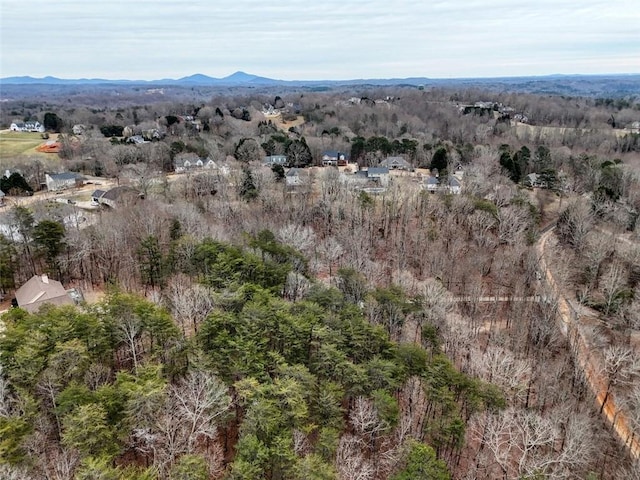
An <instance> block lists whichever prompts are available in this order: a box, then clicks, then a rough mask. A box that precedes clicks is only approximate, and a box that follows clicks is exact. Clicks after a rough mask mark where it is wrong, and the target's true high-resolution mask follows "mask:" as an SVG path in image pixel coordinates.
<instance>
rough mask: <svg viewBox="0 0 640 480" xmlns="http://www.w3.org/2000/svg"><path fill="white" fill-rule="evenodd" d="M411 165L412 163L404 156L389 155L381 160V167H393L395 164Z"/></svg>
mask: <svg viewBox="0 0 640 480" xmlns="http://www.w3.org/2000/svg"><path fill="white" fill-rule="evenodd" d="M396 165H397V166H402V167H405V168H407V167H411V164H410V163H409V162H407V161H406V160H405V159H404V158H402V157H387V158H385V159H384V160H382V161H381V162H380V166H381V167H393V166H396Z"/></svg>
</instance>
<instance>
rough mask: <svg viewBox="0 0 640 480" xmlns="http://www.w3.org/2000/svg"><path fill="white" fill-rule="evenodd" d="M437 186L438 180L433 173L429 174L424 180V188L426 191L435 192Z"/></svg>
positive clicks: (438, 185) (438, 184)
mask: <svg viewBox="0 0 640 480" xmlns="http://www.w3.org/2000/svg"><path fill="white" fill-rule="evenodd" d="M439 187H440V180H438V177H434V176H433V175H429V176H428V177H427V179H426V180H425V182H424V188H426V189H427V191H428V192H431V193H435V192H436V191H437V190H438V188H439Z"/></svg>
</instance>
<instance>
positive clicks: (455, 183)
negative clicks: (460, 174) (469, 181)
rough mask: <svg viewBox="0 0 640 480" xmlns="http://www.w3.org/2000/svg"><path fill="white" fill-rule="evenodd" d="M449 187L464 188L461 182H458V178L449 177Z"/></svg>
mask: <svg viewBox="0 0 640 480" xmlns="http://www.w3.org/2000/svg"><path fill="white" fill-rule="evenodd" d="M449 186H450V187H460V186H462V184H461V183H460V180H458V179H457V178H456V177H453V176H451V177H449Z"/></svg>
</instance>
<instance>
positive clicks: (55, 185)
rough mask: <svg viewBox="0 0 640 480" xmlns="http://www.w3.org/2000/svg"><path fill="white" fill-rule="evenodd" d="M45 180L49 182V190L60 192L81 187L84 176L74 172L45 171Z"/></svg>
mask: <svg viewBox="0 0 640 480" xmlns="http://www.w3.org/2000/svg"><path fill="white" fill-rule="evenodd" d="M44 181H45V183H46V184H47V190H49V191H50V192H58V191H60V190H67V189H69V188H74V187H81V186H82V184H83V182H84V177H83V176H82V175H79V174H77V173H74V172H63V173H45V175H44Z"/></svg>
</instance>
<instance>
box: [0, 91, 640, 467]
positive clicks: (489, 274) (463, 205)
mask: <svg viewBox="0 0 640 480" xmlns="http://www.w3.org/2000/svg"><path fill="white" fill-rule="evenodd" d="M156 90H157V89H154V91H153V92H150V93H147V92H145V91H144V89H143V90H141V91H140V92H137V93H136V94H131V95H130V96H118V97H117V98H114V97H113V96H110V95H108V94H105V93H102V92H94V93H91V92H89V93H87V92H82V93H81V94H78V95H71V94H69V93H68V92H66V91H65V92H63V93H62V94H61V95H60V96H55V95H52V96H51V97H49V98H48V99H46V100H44V99H42V98H37V99H32V100H29V99H26V100H25V99H20V100H9V101H7V102H3V103H2V106H1V110H0V123H1V124H2V125H3V128H6V129H9V127H10V125H11V124H12V123H16V122H19V121H28V120H31V119H37V120H39V121H40V122H42V123H43V124H44V125H45V127H46V128H47V130H48V131H47V133H45V134H42V136H43V137H44V136H46V137H47V138H46V139H45V138H43V139H42V142H50V141H54V142H56V143H57V144H58V145H59V151H58V152H57V153H47V154H37V153H35V151H31V150H29V151H23V152H17V151H15V150H13V149H12V148H9V146H8V145H9V143H7V142H11V141H14V140H13V139H14V138H17V137H16V136H18V135H31V136H33V137H34V138H39V135H40V134H36V133H22V132H5V131H3V132H2V133H0V141H1V142H5V143H0V157H1V161H2V167H3V170H5V169H6V170H7V175H5V177H3V178H2V179H1V182H0V186H1V187H2V190H3V191H4V190H5V188H6V190H7V191H6V192H5V193H6V196H5V197H3V206H2V207H0V208H1V210H0V218H1V219H2V220H1V221H0V289H1V291H2V293H3V297H4V300H5V301H4V303H3V305H4V307H3V308H5V309H6V312H5V313H3V315H2V317H1V325H2V328H3V331H2V333H1V334H0V477H1V478H3V479H4V478H6V479H10V480H13V479H16V480H17V479H38V480H39V479H47V480H49V479H56V480H68V479H87V480H88V479H105V480H106V479H109V480H111V479H113V480H130V479H131V480H132V479H140V480H142V479H145V480H146V479H149V480H151V479H171V480H206V479H229V480H232V479H234V480H235V479H272V480H280V479H283V480H286V479H293V480H295V479H341V480H342V479H345V480H346V479H358V480H378V479H380V480H382V479H391V480H405V479H406V480H408V479H461V480H462V479H476V478H478V479H480V478H483V479H484V478H486V479H494V478H495V479H514V480H518V479H542V478H549V479H573V478H575V479H590V480H595V479H623V478H624V479H640V461H639V460H638V457H639V456H640V450H639V449H638V442H639V441H640V439H638V436H639V435H640V386H639V385H640V382H639V380H640V343H639V342H640V222H639V221H638V218H639V217H640V123H638V122H640V99H639V98H637V97H634V96H625V97H621V96H617V97H611V98H606V97H602V98H600V97H598V98H592V97H569V96H559V95H542V94H531V93H518V92H503V93H496V92H495V91H490V90H483V89H480V88H456V89H453V88H444V87H442V88H441V87H428V88H417V87H402V86H395V87H380V86H352V87H341V88H336V89H327V90H326V91H324V90H323V91H315V90H314V89H312V88H306V89H301V88H293V87H290V88H285V87H277V89H276V87H269V88H264V89H262V90H261V89H253V90H251V89H238V90H237V91H227V90H225V91H222V90H221V91H220V92H217V93H215V94H213V95H209V96H207V97H206V98H204V97H201V96H199V97H197V98H196V96H195V93H194V97H193V98H191V99H185V97H184V95H183V94H182V95H180V96H179V97H176V98H171V96H170V95H169V94H165V93H158V91H156ZM183 93H184V92H183ZM3 137H4V138H3ZM331 152H337V153H342V154H343V157H344V158H345V164H344V165H339V164H338V165H334V164H333V163H331V162H332V161H327V160H326V159H327V158H329V157H330V155H332V153H331ZM274 157H283V158H286V161H283V163H282V164H280V163H277V164H269V163H268V161H267V159H269V158H274ZM331 158H333V157H331ZM394 158H395V159H400V158H401V159H402V160H403V162H404V163H402V165H403V166H402V168H398V169H394V168H391V169H388V171H386V172H381V171H384V170H385V168H383V166H384V165H389V163H388V162H389V159H394ZM198 161H200V163H198ZM394 165H395V164H394ZM205 166H206V167H205ZM63 172H65V173H73V174H75V175H77V176H78V178H84V182H85V185H83V186H78V185H73V186H72V187H69V188H67V189H65V190H63V191H62V192H59V191H56V192H53V191H47V187H46V185H49V184H47V177H49V178H50V177H51V174H56V173H58V174H59V173H63ZM367 172H379V173H380V172H381V173H380V174H381V175H384V179H383V178H382V177H378V178H372V177H371V176H367ZM293 174H296V175H298V176H296V180H295V181H291V179H290V178H291V176H292V175H293ZM363 174H364V175H363ZM429 179H436V181H435V182H434V183H432V185H436V184H437V185H439V186H438V187H437V188H435V189H433V190H432V189H430V187H429V185H430V184H429ZM452 181H454V182H457V183H454V184H452V183H451V182H452ZM455 184H457V185H458V187H459V188H460V189H459V190H453V189H452V188H451V185H455ZM116 186H117V187H118V188H121V187H125V186H126V187H127V188H129V189H130V190H131V191H135V192H136V194H135V195H131V196H127V197H126V198H123V199H122V203H119V204H113V203H100V201H94V200H93V198H94V196H95V197H96V198H98V197H99V195H102V194H98V193H96V192H93V190H99V189H103V190H106V191H109V189H110V188H112V187H114V188H115V187H116ZM57 193H61V194H60V195H56V194H57ZM103 194H104V192H103ZM100 198H102V197H100ZM105 198H106V197H105ZM60 200H62V201H60ZM42 275H46V276H47V278H50V279H51V280H54V279H55V280H57V281H60V282H61V283H62V285H64V286H65V288H75V289H77V290H79V291H81V292H83V293H84V300H81V301H77V302H76V304H74V305H52V304H48V305H44V306H43V307H41V308H40V309H39V310H37V311H33V312H31V311H28V310H26V309H25V308H21V305H19V306H18V308H14V307H15V306H14V307H12V306H11V299H12V298H14V297H16V295H15V293H16V291H17V289H19V288H20V287H21V286H22V285H24V284H25V283H26V282H27V281H29V280H30V279H31V278H32V277H34V276H42Z"/></svg>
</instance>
